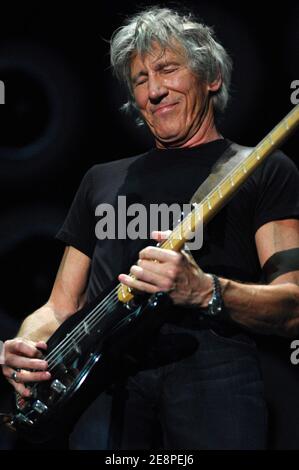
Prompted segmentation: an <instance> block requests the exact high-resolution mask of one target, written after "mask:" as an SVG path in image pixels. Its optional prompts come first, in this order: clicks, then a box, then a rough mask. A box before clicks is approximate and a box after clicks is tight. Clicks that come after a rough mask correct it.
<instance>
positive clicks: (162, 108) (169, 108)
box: [153, 103, 177, 114]
mask: <svg viewBox="0 0 299 470" xmlns="http://www.w3.org/2000/svg"><path fill="white" fill-rule="evenodd" d="M176 105H177V103H171V104H162V105H161V106H158V107H157V108H155V109H154V110H153V114H165V113H168V112H169V111H172V110H173V108H174V107H175V106H176Z"/></svg>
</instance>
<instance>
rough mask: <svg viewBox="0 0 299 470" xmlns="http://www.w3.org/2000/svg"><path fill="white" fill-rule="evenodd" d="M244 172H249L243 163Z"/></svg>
mask: <svg viewBox="0 0 299 470" xmlns="http://www.w3.org/2000/svg"><path fill="white" fill-rule="evenodd" d="M243 173H244V174H246V173H247V168H246V166H245V165H243Z"/></svg>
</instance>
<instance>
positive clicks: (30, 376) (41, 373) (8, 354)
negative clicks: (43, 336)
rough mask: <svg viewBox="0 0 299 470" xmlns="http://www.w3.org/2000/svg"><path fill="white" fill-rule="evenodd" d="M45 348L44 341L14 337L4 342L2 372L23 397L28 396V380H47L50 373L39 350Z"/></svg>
mask: <svg viewBox="0 0 299 470" xmlns="http://www.w3.org/2000/svg"><path fill="white" fill-rule="evenodd" d="M40 349H42V350H44V351H45V350H46V349H47V344H46V343H45V342H44V341H38V342H34V341H30V340H28V339H24V338H14V339H11V340H8V341H5V343H4V364H3V365H2V372H3V375H4V376H5V378H6V379H7V380H8V382H9V383H10V384H11V385H12V386H13V387H14V389H15V390H16V391H17V392H18V393H19V394H20V395H22V397H24V398H28V397H29V396H30V393H31V392H30V389H29V388H26V387H25V385H26V384H27V383H29V382H41V381H43V380H49V379H50V377H51V374H50V373H49V372H48V371H46V369H47V368H48V364H47V362H46V361H45V360H42V359H41V357H42V353H41V351H40Z"/></svg>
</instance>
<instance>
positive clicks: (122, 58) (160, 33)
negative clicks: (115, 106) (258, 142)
mask: <svg viewBox="0 0 299 470" xmlns="http://www.w3.org/2000/svg"><path fill="white" fill-rule="evenodd" d="M153 41H155V42H157V43H158V44H159V45H160V46H161V47H162V48H163V49H165V48H166V47H168V48H169V47H172V48H174V47H175V44H174V42H177V43H178V44H179V45H180V46H181V47H182V48H183V51H184V52H185V54H186V57H187V61H188V65H189V67H190V69H191V70H192V71H193V72H194V73H195V74H197V75H198V76H199V77H200V78H201V80H203V81H206V82H208V83H211V82H213V81H214V80H216V79H217V78H218V77H219V75H220V76H221V78H222V85H221V87H220V89H219V90H218V91H217V92H214V93H213V95H212V100H213V105H214V110H215V112H216V113H218V112H223V111H224V109H225V107H226V105H227V101H228V97H229V85H230V79H231V71H232V61H231V59H230V57H229V55H228V54H227V52H226V51H225V49H224V48H223V46H222V45H221V44H220V43H219V42H218V41H217V40H216V39H215V35H214V32H213V30H212V28H210V27H208V26H206V25H204V24H202V23H199V22H197V21H196V20H195V19H194V18H193V16H192V15H191V14H190V13H189V14H188V15H185V14H181V13H179V12H177V11H174V10H170V9H169V8H160V7H152V8H149V9H147V10H145V11H143V12H141V13H137V14H135V15H133V16H132V17H130V18H129V19H128V20H127V21H126V23H125V25H124V26H122V27H120V28H118V29H117V30H116V31H115V32H114V34H113V35H112V38H111V42H110V57H111V65H112V67H113V69H114V73H115V75H116V77H117V78H118V79H119V80H120V82H122V83H124V84H125V86H126V88H127V91H128V95H129V99H128V102H127V103H126V104H125V105H123V106H122V109H123V110H125V111H133V109H135V110H136V109H137V110H138V108H137V106H136V104H135V100H134V96H133V89H132V83H131V75H130V63H131V59H132V56H133V55H134V53H139V54H145V53H148V52H150V51H151V49H152V44H153ZM137 122H138V124H139V125H140V124H142V123H143V121H142V120H140V118H139V119H138V120H137Z"/></svg>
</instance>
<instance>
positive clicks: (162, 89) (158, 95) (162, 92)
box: [148, 75, 168, 103]
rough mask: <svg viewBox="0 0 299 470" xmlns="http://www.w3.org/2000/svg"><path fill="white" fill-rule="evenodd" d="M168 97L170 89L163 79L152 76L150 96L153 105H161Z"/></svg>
mask: <svg viewBox="0 0 299 470" xmlns="http://www.w3.org/2000/svg"><path fill="white" fill-rule="evenodd" d="M167 95H168V89H167V87H166V86H165V84H164V83H163V79H161V77H159V76H156V75H152V76H151V77H149V79H148V96H149V100H150V101H151V102H152V103H159V102H160V101H161V100H162V99H163V98H164V97H165V96H167Z"/></svg>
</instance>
